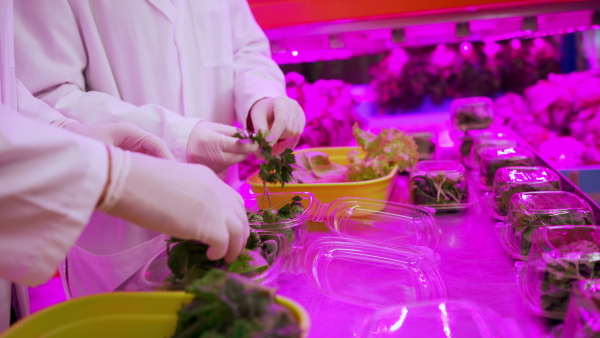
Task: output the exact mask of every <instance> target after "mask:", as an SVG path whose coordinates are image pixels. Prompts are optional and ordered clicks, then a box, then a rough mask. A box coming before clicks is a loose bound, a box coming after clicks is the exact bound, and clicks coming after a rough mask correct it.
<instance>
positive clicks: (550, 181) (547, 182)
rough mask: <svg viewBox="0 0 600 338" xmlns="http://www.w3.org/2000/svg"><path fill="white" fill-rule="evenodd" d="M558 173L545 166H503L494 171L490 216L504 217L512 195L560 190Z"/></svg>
mask: <svg viewBox="0 0 600 338" xmlns="http://www.w3.org/2000/svg"><path fill="white" fill-rule="evenodd" d="M560 190H561V186H560V179H559V178H558V175H557V174H556V173H555V172H554V171H553V170H552V169H549V168H546V167H504V168H500V169H498V171H496V176H495V178H494V185H493V188H492V199H491V200H492V204H493V206H492V207H493V208H492V211H493V213H492V216H494V217H497V218H499V219H504V218H505V217H506V215H508V207H509V205H510V198H511V197H512V195H514V194H516V193H519V192H528V191H560Z"/></svg>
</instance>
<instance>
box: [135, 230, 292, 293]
mask: <svg viewBox="0 0 600 338" xmlns="http://www.w3.org/2000/svg"><path fill="white" fill-rule="evenodd" d="M259 236H260V239H261V242H262V245H261V253H264V256H263V254H261V253H258V251H256V252H257V255H254V254H253V255H252V257H255V259H256V260H262V259H261V257H258V255H260V256H262V257H263V258H264V261H266V262H267V263H268V264H269V267H268V268H267V269H266V270H264V271H261V272H258V273H257V272H252V273H249V274H246V276H247V277H249V278H251V279H252V280H254V281H257V282H259V283H262V284H263V285H266V286H272V287H275V286H277V279H278V278H279V274H280V272H281V270H282V267H283V265H284V262H285V258H286V257H287V255H288V253H289V251H290V249H291V247H290V246H289V244H288V242H287V240H286V238H285V237H284V236H283V235H282V234H279V233H270V232H259ZM168 260H169V256H168V255H167V250H166V247H165V249H164V250H161V251H160V252H158V253H157V254H156V255H154V257H152V258H151V259H150V260H149V261H148V262H147V263H146V265H145V266H144V267H143V268H142V270H141V273H140V275H139V287H138V288H137V289H136V291H154V290H173V289H175V290H177V289H182V288H181V286H180V285H176V284H173V282H172V279H173V274H172V273H171V270H170V269H169V265H168ZM131 290H132V289H131V287H130V291H131Z"/></svg>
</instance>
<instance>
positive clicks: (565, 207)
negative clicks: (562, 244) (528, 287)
mask: <svg viewBox="0 0 600 338" xmlns="http://www.w3.org/2000/svg"><path fill="white" fill-rule="evenodd" d="M595 223H596V221H595V219H594V214H593V212H592V209H591V207H590V205H589V204H588V203H587V202H585V201H584V200H582V199H581V198H580V197H579V196H577V195H574V194H572V193H569V192H566V191H536V192H521V193H516V194H514V195H513V196H512V197H511V200H510V206H509V209H508V218H507V222H506V224H501V225H500V226H499V229H498V230H499V235H500V242H501V243H502V245H503V246H504V248H505V249H506V252H507V253H508V254H509V255H510V256H511V257H513V258H515V259H521V260H527V259H528V256H529V250H530V249H531V236H532V234H533V232H534V230H535V229H537V228H543V227H548V226H554V225H593V224H595Z"/></svg>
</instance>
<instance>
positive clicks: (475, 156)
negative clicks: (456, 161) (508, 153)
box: [463, 138, 519, 169]
mask: <svg viewBox="0 0 600 338" xmlns="http://www.w3.org/2000/svg"><path fill="white" fill-rule="evenodd" d="M518 145H519V143H518V142H517V140H515V139H511V138H483V139H478V140H476V141H474V142H473V149H472V151H471V154H469V156H467V157H466V158H463V163H465V165H466V166H468V167H469V168H473V169H478V168H479V166H480V163H481V154H482V153H483V152H484V151H485V150H486V149H490V148H492V149H502V148H510V147H516V146H518Z"/></svg>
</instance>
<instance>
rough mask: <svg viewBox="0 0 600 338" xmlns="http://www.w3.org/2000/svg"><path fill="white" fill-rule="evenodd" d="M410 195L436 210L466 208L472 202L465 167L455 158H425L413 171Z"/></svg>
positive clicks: (419, 202)
mask: <svg viewBox="0 0 600 338" xmlns="http://www.w3.org/2000/svg"><path fill="white" fill-rule="evenodd" d="M409 185H410V188H409V190H410V199H411V201H412V202H413V203H414V204H415V205H423V206H428V207H432V208H435V209H436V210H440V211H442V210H464V209H466V208H467V207H468V206H469V197H470V196H469V187H468V185H467V179H466V177H465V168H464V166H463V165H462V164H460V163H458V162H456V161H422V162H418V163H417V164H416V165H415V166H414V167H413V168H412V169H411V172H410V180H409Z"/></svg>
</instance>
